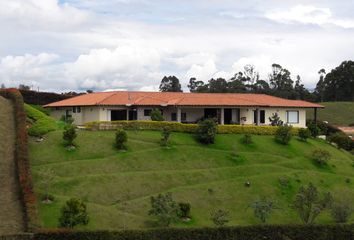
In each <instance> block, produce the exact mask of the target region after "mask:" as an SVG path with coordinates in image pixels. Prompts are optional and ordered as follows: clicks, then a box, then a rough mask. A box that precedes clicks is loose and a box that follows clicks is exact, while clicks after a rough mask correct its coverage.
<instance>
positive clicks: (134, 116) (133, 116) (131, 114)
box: [129, 109, 138, 120]
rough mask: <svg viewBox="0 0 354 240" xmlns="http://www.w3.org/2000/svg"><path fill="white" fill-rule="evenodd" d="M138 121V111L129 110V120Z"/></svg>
mask: <svg viewBox="0 0 354 240" xmlns="http://www.w3.org/2000/svg"><path fill="white" fill-rule="evenodd" d="M137 119H138V111H137V110H136V109H131V110H129V120H137Z"/></svg>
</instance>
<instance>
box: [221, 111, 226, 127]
mask: <svg viewBox="0 0 354 240" xmlns="http://www.w3.org/2000/svg"><path fill="white" fill-rule="evenodd" d="M220 112H221V113H220V115H221V116H220V124H221V125H224V122H225V120H224V118H225V113H224V112H225V111H224V108H221V111H220Z"/></svg>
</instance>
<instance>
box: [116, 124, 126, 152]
mask: <svg viewBox="0 0 354 240" xmlns="http://www.w3.org/2000/svg"><path fill="white" fill-rule="evenodd" d="M127 141H128V135H127V132H126V131H124V130H123V129H118V130H117V131H116V148H118V149H119V150H124V149H126V146H125V143H126V142H127Z"/></svg>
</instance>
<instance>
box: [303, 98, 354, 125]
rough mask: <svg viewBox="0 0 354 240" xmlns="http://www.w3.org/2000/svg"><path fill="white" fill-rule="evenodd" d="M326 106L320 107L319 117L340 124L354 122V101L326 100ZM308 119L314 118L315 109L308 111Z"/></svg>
mask: <svg viewBox="0 0 354 240" xmlns="http://www.w3.org/2000/svg"><path fill="white" fill-rule="evenodd" d="M320 104H321V105H324V106H325V107H326V108H324V109H318V119H319V120H322V121H328V122H329V123H330V124H333V125H338V126H348V125H349V124H351V123H354V102H324V103H320ZM306 116H307V119H313V110H312V109H311V110H308V111H307V115H306Z"/></svg>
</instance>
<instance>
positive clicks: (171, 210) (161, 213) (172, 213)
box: [149, 193, 180, 227]
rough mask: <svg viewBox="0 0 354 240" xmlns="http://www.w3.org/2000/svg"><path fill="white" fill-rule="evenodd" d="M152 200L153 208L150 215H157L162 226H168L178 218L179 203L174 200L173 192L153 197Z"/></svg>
mask: <svg viewBox="0 0 354 240" xmlns="http://www.w3.org/2000/svg"><path fill="white" fill-rule="evenodd" d="M150 201H151V209H150V211H149V215H152V216H155V217H156V218H157V222H158V223H159V224H160V225H161V226H165V227H168V226H169V225H170V224H171V223H172V222H175V221H177V220H178V216H180V212H179V210H180V209H179V206H178V204H177V203H176V202H175V201H174V200H173V198H172V194H171V193H166V194H159V195H158V196H157V197H151V199H150Z"/></svg>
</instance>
